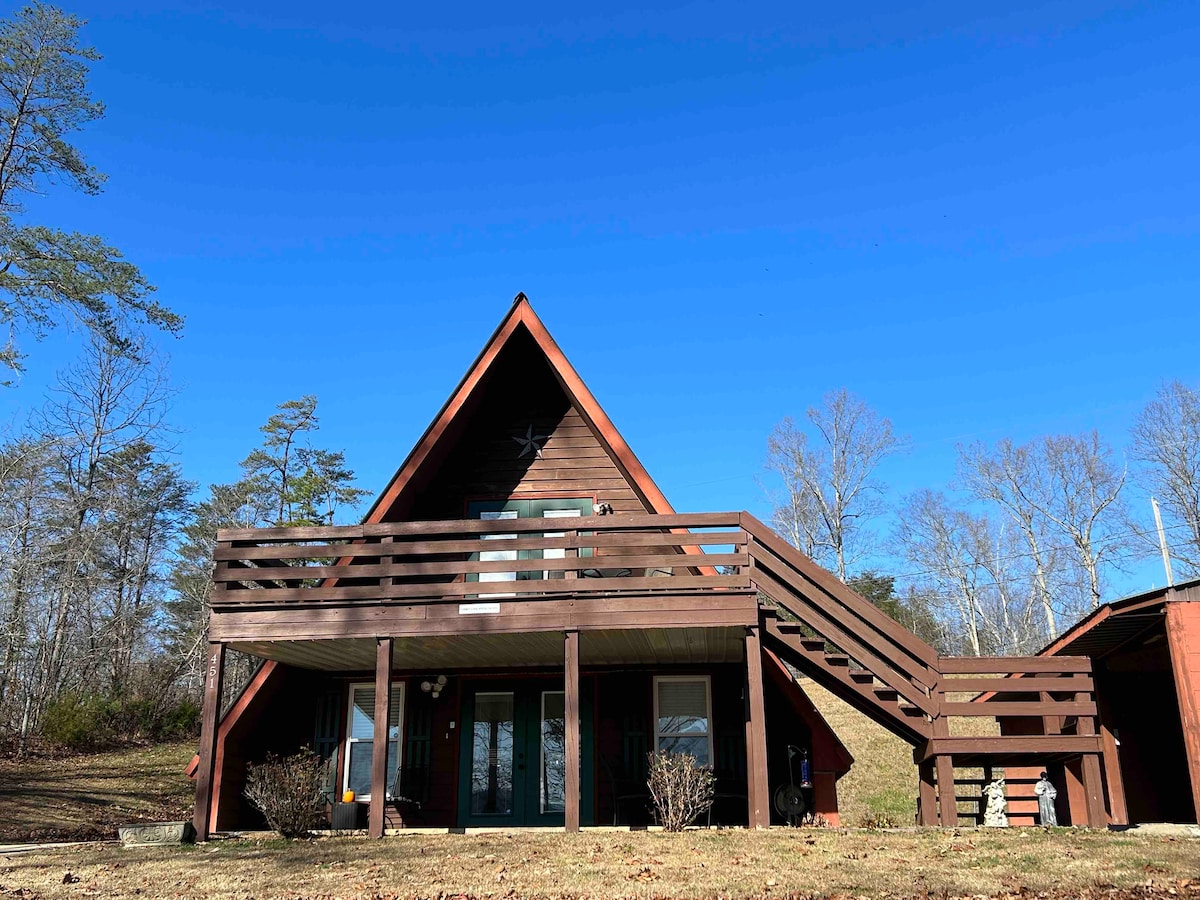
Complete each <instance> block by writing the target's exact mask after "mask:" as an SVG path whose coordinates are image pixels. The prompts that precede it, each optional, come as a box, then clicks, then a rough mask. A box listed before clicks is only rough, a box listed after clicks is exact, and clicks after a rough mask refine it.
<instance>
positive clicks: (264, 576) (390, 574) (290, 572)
mask: <svg viewBox="0 0 1200 900" xmlns="http://www.w3.org/2000/svg"><path fill="white" fill-rule="evenodd" d="M486 549H488V550H495V549H496V547H495V544H493V545H492V546H490V547H487V548H486ZM502 549H505V550H507V549H509V548H508V546H507V545H506V546H504V547H503V548H502ZM601 559H602V562H601V561H600V560H601ZM592 560H597V561H592ZM748 562H749V557H748V556H747V555H746V554H744V553H713V554H704V555H700V556H686V557H684V556H683V555H682V554H679V553H670V554H654V555H641V556H635V555H626V554H614V555H611V556H604V557H602V558H597V557H588V558H585V559H583V560H580V559H577V558H564V559H514V560H499V561H482V562H481V561H479V560H461V561H454V562H423V563H399V564H383V565H366V566H344V565H341V566H277V567H276V566H272V567H269V568H268V567H255V568H250V569H229V568H226V567H224V566H223V565H222V564H218V566H217V570H216V571H215V573H214V574H213V581H215V582H218V583H221V582H228V581H246V580H248V578H247V575H248V573H252V575H253V579H254V580H255V581H258V582H259V583H260V584H261V583H262V582H265V581H273V580H281V579H296V578H321V579H326V578H355V579H362V578H370V579H382V578H415V577H418V576H423V575H466V574H474V575H478V574H482V573H485V572H565V571H567V570H575V569H580V568H582V569H592V568H595V567H597V566H602V567H603V568H605V569H618V568H626V569H651V568H677V569H687V568H694V567H696V566H698V565H705V566H741V565H746V564H747V563H748ZM267 589H268V590H270V589H272V588H270V587H268V588H267Z"/></svg>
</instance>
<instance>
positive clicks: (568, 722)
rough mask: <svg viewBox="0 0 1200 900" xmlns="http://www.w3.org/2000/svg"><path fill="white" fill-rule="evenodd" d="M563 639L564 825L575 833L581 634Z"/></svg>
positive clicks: (577, 800)
mask: <svg viewBox="0 0 1200 900" xmlns="http://www.w3.org/2000/svg"><path fill="white" fill-rule="evenodd" d="M563 636H564V638H565V640H564V642H563V645H564V652H563V707H564V710H563V716H564V722H563V725H564V729H565V731H566V735H565V737H566V741H565V744H566V747H565V753H564V758H563V765H564V766H565V767H566V772H565V778H564V779H563V781H564V789H565V792H566V810H565V816H564V824H565V825H566V830H567V831H572V832H573V831H578V830H579V804H580V779H579V769H580V759H581V756H580V727H579V632H578V631H567V632H564V633H563Z"/></svg>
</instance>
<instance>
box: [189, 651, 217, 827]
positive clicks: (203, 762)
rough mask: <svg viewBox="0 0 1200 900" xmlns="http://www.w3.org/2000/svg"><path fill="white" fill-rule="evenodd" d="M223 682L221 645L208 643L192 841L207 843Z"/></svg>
mask: <svg viewBox="0 0 1200 900" xmlns="http://www.w3.org/2000/svg"><path fill="white" fill-rule="evenodd" d="M224 682H225V645H224V644H222V643H218V642H209V645H208V665H207V669H206V671H205V676H204V708H203V712H202V713H201V717H200V767H199V768H198V769H197V770H196V806H195V810H194V811H193V813H192V825H193V827H195V829H196V839H197V840H200V841H207V840H208V837H209V834H210V833H211V827H210V826H211V824H212V812H213V808H214V806H215V804H214V803H213V795H212V788H213V773H214V771H215V768H216V762H217V728H218V726H219V725H220V724H221V723H220V718H221V686H222V685H223V684H224Z"/></svg>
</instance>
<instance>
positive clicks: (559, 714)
mask: <svg viewBox="0 0 1200 900" xmlns="http://www.w3.org/2000/svg"><path fill="white" fill-rule="evenodd" d="M565 729H566V714H565V698H564V696H563V693H562V692H561V691H546V692H545V693H543V694H542V812H544V813H549V812H562V811H563V810H565V809H566V808H567V806H566V796H567V792H566V777H567V769H566V753H567V739H566V730H565Z"/></svg>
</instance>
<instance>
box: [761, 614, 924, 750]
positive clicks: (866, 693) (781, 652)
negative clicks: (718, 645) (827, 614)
mask: <svg viewBox="0 0 1200 900" xmlns="http://www.w3.org/2000/svg"><path fill="white" fill-rule="evenodd" d="M762 623H763V624H762V629H763V630H762V634H763V639H764V645H765V646H766V647H767V648H768V649H769V650H771V651H773V652H774V653H775V654H776V655H777V656H779V657H780V658H781V659H783V660H784V661H785V662H787V663H790V664H791V665H792V666H793V667H794V668H795V669H796V670H797V671H799V672H801V673H802V674H804V675H807V676H808V677H810V678H812V680H813V681H815V682H817V684H819V685H821V686H822V687H824V688H825V689H826V690H828V691H829V692H830V693H832V694H834V695H835V696H837V697H840V698H841V699H842V700H844V701H846V702H847V703H849V704H850V705H851V706H853V707H854V708H855V709H857V710H858V711H859V712H861V713H862V714H863V715H865V716H867V717H868V718H870V719H872V720H873V721H875V722H878V723H879V724H880V725H882V726H883V727H884V728H887V729H888V730H890V731H893V732H895V733H896V734H898V735H900V736H901V737H903V738H904V739H905V740H906V741H908V742H909V743H910V744H912V745H913V746H916V745H917V744H920V743H921V742H922V741H924V740H926V739H927V738H929V737H930V736H931V735H932V731H931V729H930V719H929V717H928V716H927V715H926V714H925V712H924V711H923V710H922V709H921V708H920V707H919V706H917V705H916V704H914V703H910V702H909V701H908V700H906V699H904V698H902V697H901V696H900V692H899V691H897V690H895V689H894V688H890V687H888V686H887V685H886V684H883V683H881V682H880V681H879V680H878V679H876V678H875V676H874V675H873V674H872V673H871V672H870V671H869V670H867V669H862V668H857V667H855V666H854V665H853V661H852V660H851V659H850V657H849V656H848V655H847V654H845V653H839V652H836V651H834V652H827V650H826V647H827V644H826V641H825V639H824V638H820V637H810V636H809V634H810V632H809V631H808V629H807V628H805V626H803V625H801V624H800V623H798V622H787V621H781V620H780V619H779V617H778V613H777V612H776V611H775V610H773V609H764V610H763V614H762Z"/></svg>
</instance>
